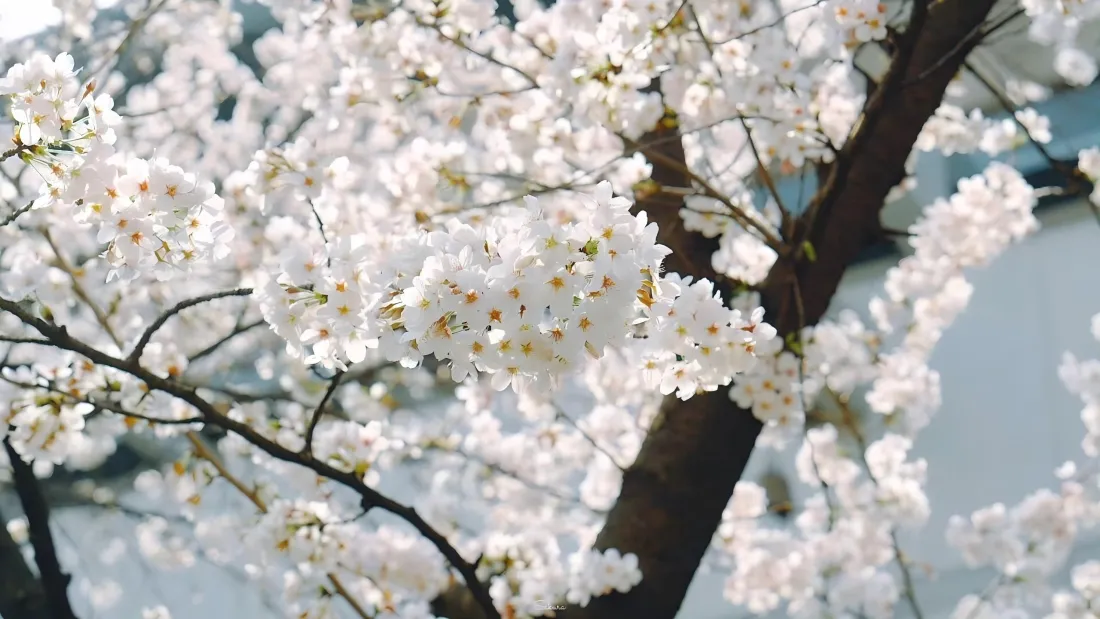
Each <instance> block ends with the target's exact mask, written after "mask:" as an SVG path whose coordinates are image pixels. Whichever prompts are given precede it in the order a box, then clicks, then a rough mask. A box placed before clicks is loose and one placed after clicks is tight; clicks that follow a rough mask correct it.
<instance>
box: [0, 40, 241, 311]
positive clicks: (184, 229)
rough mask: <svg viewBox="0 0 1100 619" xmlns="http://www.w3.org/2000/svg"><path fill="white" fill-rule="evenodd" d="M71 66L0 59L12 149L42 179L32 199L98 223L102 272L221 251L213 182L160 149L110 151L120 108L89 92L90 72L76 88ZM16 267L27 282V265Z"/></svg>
mask: <svg viewBox="0 0 1100 619" xmlns="http://www.w3.org/2000/svg"><path fill="white" fill-rule="evenodd" d="M76 75H77V72H76V71H74V70H73V58H72V56H70V55H68V54H64V53H63V54H59V55H58V56H57V57H56V58H55V59H50V58H49V57H48V56H46V55H44V54H40V55H37V56H35V57H34V58H33V59H32V60H31V61H30V62H28V63H27V64H16V65H14V66H13V67H11V68H10V69H8V72H7V76H6V77H5V78H4V79H3V80H2V83H0V94H3V95H7V96H9V97H10V100H11V113H12V116H13V118H14V119H15V121H16V138H17V140H18V149H19V151H20V152H21V153H22V154H21V157H22V158H23V159H24V161H26V162H27V163H28V164H29V165H30V166H32V167H34V168H35V169H36V170H37V171H38V172H39V173H40V174H41V175H42V176H43V177H44V178H45V180H46V182H45V183H43V185H42V189H41V195H40V197H39V198H38V199H37V200H36V201H35V204H34V206H35V208H48V207H51V206H55V205H56V206H59V207H64V208H66V209H68V210H69V212H70V213H71V214H72V217H73V219H74V220H75V221H76V222H78V223H82V224H85V225H88V226H93V227H96V228H98V234H97V237H96V240H97V241H98V242H99V243H103V244H106V245H107V250H106V252H105V257H106V259H107V261H108V262H109V263H110V264H111V265H112V267H114V269H113V270H112V272H111V277H116V276H117V277H120V278H122V279H123V280H133V279H136V278H137V277H138V275H139V274H140V273H153V274H155V276H156V277H157V278H158V279H169V278H171V277H172V276H173V275H174V274H175V273H177V272H180V271H187V270H190V268H191V267H192V265H194V264H197V263H201V262H203V261H212V260H220V259H222V258H225V257H226V255H228V246H227V242H228V241H229V240H230V239H231V238H232V234H233V232H232V229H231V228H229V227H228V226H227V225H226V224H225V223H224V222H223V221H222V220H221V215H220V211H221V209H222V200H221V198H219V197H218V196H216V195H215V194H214V185H213V184H212V183H210V182H200V181H198V180H197V179H196V177H195V176H194V175H193V174H188V173H185V172H184V171H183V169H182V168H179V167H177V166H173V165H171V164H169V163H168V161H167V160H165V159H163V158H157V159H154V160H153V161H147V160H144V159H137V158H126V157H124V156H123V155H121V154H118V153H116V152H115V149H114V148H113V146H112V144H113V143H114V141H115V134H114V130H113V126H114V125H116V124H118V122H119V121H120V118H119V115H118V114H117V113H115V112H114V111H113V109H112V108H113V105H114V102H113V100H112V98H111V97H110V95H106V94H103V95H99V96H98V97H93V96H92V94H93V92H94V89H95V84H94V82H89V83H88V84H87V85H85V86H84V87H83V88H81V86H80V84H79V82H78V81H77V80H76ZM83 108H86V113H85V114H83V115H81V111H82V109H83ZM32 260H33V259H32ZM23 277H24V278H25V279H26V283H27V284H28V285H29V286H31V288H32V289H33V284H34V281H35V280H34V279H33V275H32V273H24V274H23ZM109 280H110V278H109ZM109 280H108V281H109ZM13 292H14V294H17V295H21V294H24V293H26V292H28V290H15V291H13Z"/></svg>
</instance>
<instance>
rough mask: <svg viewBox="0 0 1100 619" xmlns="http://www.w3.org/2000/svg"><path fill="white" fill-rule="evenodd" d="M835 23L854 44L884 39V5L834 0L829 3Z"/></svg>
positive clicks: (875, 0) (868, 0)
mask: <svg viewBox="0 0 1100 619" xmlns="http://www.w3.org/2000/svg"><path fill="white" fill-rule="evenodd" d="M830 4H831V5H833V6H832V9H833V14H834V15H835V16H836V21H837V23H838V24H839V25H840V26H841V27H842V28H844V29H846V30H847V31H848V36H849V38H850V39H851V40H852V41H854V42H856V43H866V42H868V41H881V40H882V39H885V38H886V24H887V19H888V17H887V15H886V4H885V3H884V2H879V0H834V1H833V2H831V3H830Z"/></svg>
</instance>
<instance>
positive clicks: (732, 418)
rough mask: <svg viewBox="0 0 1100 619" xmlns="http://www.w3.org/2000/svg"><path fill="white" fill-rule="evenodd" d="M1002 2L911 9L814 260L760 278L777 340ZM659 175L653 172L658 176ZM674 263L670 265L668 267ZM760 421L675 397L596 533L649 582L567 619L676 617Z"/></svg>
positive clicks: (704, 271)
mask: <svg viewBox="0 0 1100 619" xmlns="http://www.w3.org/2000/svg"><path fill="white" fill-rule="evenodd" d="M995 1H996V0H946V1H944V2H939V3H937V4H936V5H935V6H932V7H930V8H928V12H927V15H926V16H924V15H918V14H917V13H915V14H914V18H913V22H912V25H911V27H910V29H909V30H907V32H906V34H905V35H903V38H902V40H901V41H900V43H899V46H898V50H897V52H896V53H895V55H894V58H895V60H894V65H893V66H892V68H891V70H890V74H888V75H887V77H886V78H885V79H884V80H883V84H882V87H880V88H879V90H878V91H877V92H876V93H875V95H874V98H873V100H872V101H870V102H869V103H868V106H867V110H866V113H865V116H864V118H863V122H862V124H861V126H860V128H859V129H858V130H857V132H856V134H855V135H854V136H853V137H852V138H851V140H850V141H849V143H848V144H846V146H845V147H844V148H843V149H842V151H841V153H840V154H839V155H838V157H837V162H836V163H835V164H833V165H832V166H831V168H830V174H829V177H828V178H827V179H826V181H825V184H824V185H823V186H822V189H821V191H820V192H819V194H818V195H817V196H816V197H815V199H814V200H813V201H812V206H811V208H810V209H809V210H808V212H807V215H805V216H804V217H803V218H802V220H801V221H799V222H798V225H797V226H796V237H795V238H796V240H797V239H799V238H805V239H806V240H807V241H808V242H809V243H811V244H812V245H813V248H814V250H816V251H815V252H813V253H814V254H816V258H817V259H816V260H815V261H811V260H809V259H808V257H807V256H806V255H805V254H803V255H802V256H801V257H800V258H798V259H794V258H793V257H792V258H784V259H782V260H780V261H779V262H778V263H777V264H776V266H775V267H774V268H773V270H772V273H771V274H770V275H769V277H768V279H767V281H766V283H765V286H764V288H763V291H762V293H763V303H764V306H765V308H766V309H767V312H768V320H769V321H771V322H772V323H773V324H774V325H775V326H776V327H777V328H778V329H779V331H780V334H781V336H782V335H785V334H788V333H794V332H796V331H797V330H798V328H799V327H800V326H801V325H805V324H813V323H815V322H817V321H818V320H819V319H820V318H821V317H822V316H823V315H824V313H825V311H826V309H827V308H828V306H829V302H830V300H831V299H832V297H833V295H834V294H835V293H836V289H837V286H838V284H839V283H840V279H841V276H842V275H843V274H844V271H845V270H846V268H847V267H848V265H849V264H851V262H852V261H853V260H854V259H855V258H856V256H857V255H858V253H859V251H860V250H861V249H862V248H863V247H865V246H866V245H867V244H868V242H869V241H871V240H873V239H874V238H875V236H876V235H878V234H879V233H880V223H879V212H880V211H881V208H882V205H883V203H884V201H885V198H886V195H887V193H888V192H889V191H890V189H891V188H893V187H894V186H895V185H896V184H897V183H898V182H899V181H901V180H902V178H904V167H905V160H906V158H907V157H908V155H909V153H910V151H911V150H912V148H913V144H914V143H915V142H916V139H917V135H918V134H919V133H920V130H921V128H922V127H923V126H924V123H925V121H926V120H927V119H928V118H929V117H930V116H931V115H932V114H933V113H934V112H935V110H936V108H937V107H938V106H939V104H940V102H941V101H942V99H943V95H944V91H945V90H946V88H947V84H948V83H949V82H950V80H951V78H952V77H953V76H954V75H955V73H956V72H957V71H958V68H959V65H960V64H961V62H962V61H963V59H964V58H965V57H966V55H967V54H969V52H970V51H971V49H972V48H973V46H974V45H975V44H977V42H978V41H980V37H978V36H975V35H974V34H973V33H975V32H977V31H978V29H979V28H980V26H981V24H982V23H983V22H984V20H985V19H986V17H987V15H988V14H989V12H990V10H991V9H992V8H993V5H994V3H995ZM917 4H918V5H920V1H919V0H918V3H917ZM919 12H920V11H919V9H918V13H919ZM925 19H926V20H927V21H926V22H925ZM922 22H923V23H922ZM945 59H946V60H945ZM937 65H939V66H938V68H936V69H934V70H931V71H930V72H929V70H930V69H931V68H932V67H935V66H937ZM926 73H928V74H927V75H925V74H926ZM922 76H923V77H922ZM918 77H922V79H917V78H918ZM907 82H908V83H907ZM643 141H644V140H643ZM655 167H656V166H655ZM658 172H659V171H658V170H654V175H655V176H656V175H657V174H658ZM658 182H660V181H658ZM646 210H648V211H649V213H650V215H651V216H653V217H654V219H655V220H657V221H658V222H659V223H660V224H661V226H662V230H661V232H662V235H663V236H662V237H661V238H660V239H659V240H660V241H661V242H662V243H665V244H666V245H669V246H670V247H673V248H674V249H676V248H677V246H681V247H684V248H698V247H699V246H700V245H701V244H699V243H698V241H700V240H701V239H699V237H697V236H695V237H692V238H690V239H685V238H683V237H684V236H685V235H684V233H683V232H682V229H681V228H680V227H679V226H677V225H676V224H675V222H671V221H667V220H668V219H670V218H672V217H676V213H675V210H676V209H673V208H665V209H663V210H664V211H665V212H662V213H661V216H660V217H659V218H658V217H657V215H656V213H655V212H654V210H653V208H648V207H647V209H646ZM810 213H814V214H815V215H811V214H810ZM811 218H812V220H811ZM666 221H667V223H666ZM666 225H667V226H668V227H667V228H666V227H665V226H666ZM670 237H673V238H670ZM796 247H798V246H797V245H796ZM703 253H704V255H703V256H699V255H698V253H697V252H692V253H691V254H688V258H687V259H686V260H687V264H686V265H685V266H686V267H689V268H685V269H684V270H683V271H681V272H682V273H691V274H695V275H696V276H697V277H713V270H712V269H711V266H710V262H709V254H706V253H705V252H703ZM703 258H705V259H706V262H702V261H701V260H702V259H703ZM676 268H677V266H674V263H670V264H669V269H670V270H671V269H676ZM681 268H682V267H681ZM799 297H800V298H799ZM760 428H761V426H760V423H759V422H758V421H757V420H756V419H755V418H754V417H753V416H752V414H751V413H750V412H749V411H745V410H739V409H738V408H737V407H736V406H735V405H734V404H733V403H732V402H730V400H729V398H728V396H727V395H726V393H725V391H724V390H719V391H717V392H715V393H711V394H706V395H699V396H696V397H694V398H692V399H690V400H688V401H686V402H681V401H679V400H675V399H672V398H670V399H668V400H667V401H666V402H665V406H664V407H663V410H662V412H661V416H660V417H659V419H658V422H657V423H655V425H654V427H653V428H652V429H651V430H650V432H649V435H648V436H647V437H646V441H645V443H644V444H643V446H642V449H641V452H640V453H639V455H638V459H637V461H635V463H634V464H633V465H632V466H631V467H630V468H629V469H628V470H627V472H626V475H625V476H624V478H623V487H622V491H621V492H620V494H619V499H618V501H617V502H616V503H615V506H614V507H613V508H612V510H611V513H610V514H609V515H608V519H607V523H606V524H605V525H604V528H603V530H602V531H601V532H600V535H599V537H598V538H597V540H596V548H598V549H609V548H617V549H618V550H619V551H620V552H623V553H627V552H633V553H635V554H636V555H638V557H639V561H640V564H641V569H642V574H643V575H644V576H643V579H642V582H641V584H640V585H639V586H637V587H635V588H634V589H632V590H631V591H630V592H629V593H627V594H612V595H608V596H603V597H599V598H596V599H594V600H592V602H591V603H590V604H589V605H588V606H587V607H586V608H571V609H569V610H568V611H567V612H565V613H563V616H565V617H568V619H581V618H585V619H619V618H622V619H639V618H646V619H671V618H672V617H675V616H676V613H677V611H678V610H679V608H680V604H681V603H682V601H683V599H684V595H685V594H686V593H687V589H688V586H689V585H690V584H691V580H692V578H693V577H694V575H695V570H696V568H697V567H698V566H699V563H700V561H701V560H702V558H703V554H704V553H705V552H706V550H707V548H708V546H709V545H710V542H711V539H712V538H713V536H714V531H715V530H716V529H717V526H718V523H719V520H720V519H721V515H722V510H723V509H724V508H725V506H726V504H727V502H728V501H729V498H730V496H731V494H732V492H733V487H734V484H736V483H737V481H738V480H739V479H740V477H741V474H742V472H743V471H744V468H745V464H746V463H747V461H748V459H749V455H750V454H751V453H752V449H753V445H754V443H755V441H756V437H757V435H758V434H759V432H760Z"/></svg>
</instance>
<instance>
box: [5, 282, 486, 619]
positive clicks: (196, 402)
mask: <svg viewBox="0 0 1100 619" xmlns="http://www.w3.org/2000/svg"><path fill="white" fill-rule="evenodd" d="M0 310H3V311H6V312H8V313H10V314H12V315H14V316H15V317H17V318H19V320H21V321H22V322H23V323H24V324H26V325H27V326H30V327H32V328H33V329H35V330H36V331H38V333H39V334H40V335H42V336H43V337H44V338H46V339H47V340H49V342H50V344H51V345H52V346H54V347H56V348H60V349H62V350H68V351H71V352H75V353H77V354H80V355H82V356H84V357H85V358H87V359H88V360H89V361H91V362H92V363H95V364H97V365H101V366H105V367H110V368H114V369H116V370H121V371H123V372H126V373H127V374H130V375H131V376H133V377H135V378H137V379H139V380H141V381H143V382H144V383H145V384H146V386H148V387H149V389H150V390H152V391H161V392H164V393H166V394H168V395H171V396H173V397H175V398H177V399H179V400H181V401H183V402H185V403H187V404H189V405H191V406H192V407H194V408H195V409H196V410H197V411H199V414H201V415H202V417H203V419H204V421H205V422H206V423H208V424H211V425H214V426H217V427H219V428H222V429H223V430H226V431H228V432H232V433H234V434H237V435H239V436H240V437H241V438H243V439H244V440H246V441H247V442H249V443H251V444H252V445H253V446H254V447H256V448H258V449H259V450H260V451H263V452H264V453H266V454H267V455H269V456H271V457H273V458H275V459H277V460H281V461H283V462H289V463H292V464H297V465H299V466H303V467H305V468H307V469H309V470H311V471H313V472H314V473H316V474H317V475H318V476H320V477H322V478H325V479H328V480H330V481H332V482H335V483H337V484H340V485H342V486H344V487H346V488H348V489H350V490H352V491H353V492H355V493H356V494H358V495H359V497H360V502H361V504H362V506H363V508H364V509H365V510H370V509H374V508H378V509H381V510H383V511H387V512H389V513H391V514H393V515H395V516H397V517H399V518H401V519H402V520H404V521H405V522H407V523H408V524H410V525H412V527H413V528H414V529H416V530H417V532H418V533H420V534H421V535H423V536H424V537H425V538H427V539H428V541H429V542H431V543H432V545H433V546H435V547H436V549H437V550H438V551H439V552H440V554H442V555H443V556H444V558H446V559H447V561H448V562H449V563H450V564H451V566H452V567H454V568H455V569H456V570H457V571H458V572H459V574H460V575H461V576H462V578H463V579H464V580H465V581H466V586H467V587H469V588H470V590H471V593H472V595H473V597H474V599H475V600H476V601H477V603H478V605H479V606H480V607H481V609H482V610H483V612H484V613H485V614H486V616H487V617H488V618H489V619H501V618H500V613H499V612H497V610H496V608H495V607H494V606H493V599H492V597H491V596H490V595H489V591H488V589H486V588H485V586H484V585H483V584H482V583H481V582H480V581H479V580H478V579H477V572H476V569H475V566H474V565H473V564H471V563H470V562H469V561H467V560H466V559H465V558H464V557H463V556H462V555H461V554H460V553H459V552H458V550H457V549H456V548H455V547H454V546H453V545H452V544H451V543H450V541H448V540H447V538H446V536H444V535H443V534H442V533H440V532H439V531H438V530H436V529H435V528H434V527H432V526H431V524H429V523H428V522H427V521H426V520H424V518H423V517H421V516H420V514H419V513H417V511H416V509H415V508H413V507H410V506H407V505H404V504H402V503H399V502H397V501H395V500H393V499H391V498H390V497H388V496H386V495H384V494H382V493H380V492H378V491H377V490H375V489H373V488H371V487H369V486H367V485H366V484H365V483H364V482H363V480H362V479H361V478H360V477H359V476H357V475H356V474H355V473H354V472H351V471H342V470H340V469H338V468H336V467H334V466H332V465H330V464H328V463H327V462H323V461H321V460H318V459H316V458H305V457H303V456H302V454H301V453H300V452H298V451H295V450H292V449H289V448H287V447H284V446H283V445H281V444H279V443H278V442H276V441H274V440H272V439H269V438H267V437H266V436H264V435H263V434H261V433H260V432H259V431H258V430H256V429H255V428H253V427H252V426H250V425H248V424H247V423H243V422H240V421H237V420H235V419H232V418H230V417H229V416H227V415H224V414H222V413H221V412H219V411H218V409H217V408H215V407H214V405H213V404H211V403H210V402H208V401H207V400H205V399H204V398H202V397H201V396H200V395H199V394H198V391H197V388H196V387H191V386H187V385H183V384H180V383H179V382H176V381H174V380H171V379H167V378H162V377H160V376H158V375H156V374H154V373H152V372H150V371H149V370H147V369H145V368H143V367H141V366H140V364H137V363H131V362H130V361H129V359H120V358H118V357H114V356H112V355H109V354H107V353H104V352H102V351H100V350H97V349H95V348H93V347H91V346H89V345H88V344H86V343H84V342H82V341H80V340H77V339H76V338H74V337H73V336H71V335H70V334H69V332H68V329H66V328H65V327H64V326H61V325H55V324H52V323H49V322H47V321H45V320H42V319H41V318H38V317H36V316H33V315H32V314H30V313H29V312H28V311H26V310H25V309H24V308H23V307H21V306H20V305H19V304H18V303H16V302H14V301H11V300H9V299H4V298H0Z"/></svg>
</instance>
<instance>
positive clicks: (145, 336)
mask: <svg viewBox="0 0 1100 619" xmlns="http://www.w3.org/2000/svg"><path fill="white" fill-rule="evenodd" d="M250 294H252V289H251V288H235V289H233V290H223V291H221V292H213V293H210V294H207V295H203V296H201V297H195V298H193V299H187V300H186V301H180V302H179V303H176V304H175V305H173V306H172V307H171V308H169V309H168V310H167V311H165V312H164V313H163V314H161V315H160V316H159V317H158V318H157V319H156V320H154V321H153V324H151V325H149V328H147V329H146V330H145V332H144V333H142V334H141V338H139V339H138V341H137V344H135V345H134V350H133V352H131V353H130V356H129V357H127V361H128V362H129V363H135V364H136V363H137V362H138V360H139V359H141V353H142V352H144V351H145V347H146V346H147V345H148V344H149V340H151V339H153V335H154V334H155V333H156V332H157V330H158V329H160V328H161V327H163V326H164V323H166V322H168V319H169V318H171V317H172V316H175V315H176V314H178V313H180V312H182V311H183V310H185V309H187V308H189V307H194V306H196V305H202V304H203V303H206V302H208V301H214V300H216V299H224V298H226V297H247V296H248V295H250Z"/></svg>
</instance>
